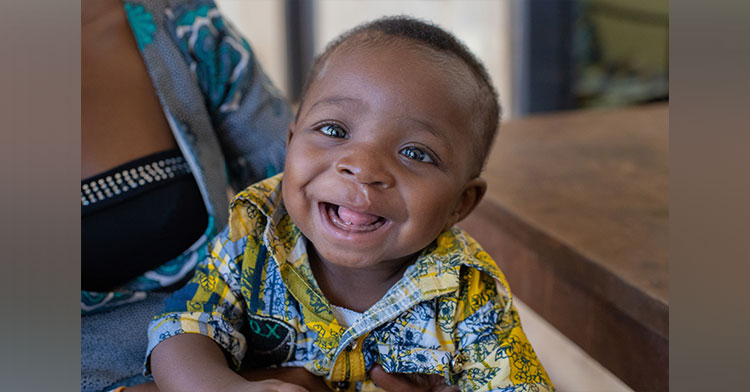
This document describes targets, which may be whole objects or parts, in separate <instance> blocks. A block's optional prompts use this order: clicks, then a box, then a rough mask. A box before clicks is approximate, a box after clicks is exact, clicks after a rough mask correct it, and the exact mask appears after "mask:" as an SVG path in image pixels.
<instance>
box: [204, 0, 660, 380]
mask: <svg viewBox="0 0 750 392" xmlns="http://www.w3.org/2000/svg"><path fill="white" fill-rule="evenodd" d="M216 3H217V4H218V6H219V8H220V9H221V10H222V12H223V14H224V16H225V17H227V18H228V19H229V20H230V21H231V22H232V23H233V24H234V25H235V26H236V27H237V28H238V29H239V30H240V32H241V33H242V34H243V35H244V36H245V37H246V38H247V39H248V41H249V42H250V44H251V46H252V48H253V50H254V51H255V54H256V56H257V57H258V59H259V61H260V62H261V64H262V65H263V67H264V69H265V70H266V72H267V73H268V75H269V77H270V78H271V79H272V81H273V82H274V84H275V85H276V86H278V87H279V88H280V89H281V90H282V92H283V93H284V94H285V95H286V96H287V97H288V98H289V99H290V101H291V102H292V103H295V104H296V103H297V101H298V99H299V93H300V90H301V88H302V86H303V84H304V81H305V77H306V75H307V72H308V69H309V67H310V66H311V64H312V62H313V59H314V57H315V56H316V55H317V54H319V53H320V52H322V51H323V49H324V48H325V46H326V44H327V43H328V42H329V41H331V40H332V39H334V38H335V37H336V36H338V35H339V34H341V33H342V32H344V31H346V30H348V29H350V28H352V27H354V26H356V25H358V24H360V23H362V22H365V21H368V20H372V19H375V18H378V17H380V16H385V15H396V14H406V15H410V16H415V17H419V18H422V19H427V20H430V21H432V22H435V23H437V24H439V25H440V26H442V27H444V28H446V29H447V30H449V31H451V32H453V33H454V34H455V35H456V36H457V37H458V38H459V39H460V40H462V41H463V42H464V43H465V44H466V45H467V46H468V47H469V49H471V51H472V52H473V53H474V54H475V55H477V56H478V57H479V58H480V60H482V62H483V63H484V65H485V67H486V68H487V70H488V72H489V73H490V76H491V77H492V80H493V82H494V84H495V88H496V89H497V91H498V93H499V95H500V101H501V104H502V106H503V118H502V121H503V123H504V124H505V125H504V126H503V129H502V132H500V133H499V136H498V141H497V142H496V144H495V148H494V149H493V154H494V156H493V155H492V154H491V157H490V162H489V167H488V169H487V171H486V172H485V177H486V178H488V182H489V184H490V188H489V190H488V196H487V197H485V201H483V204H482V205H480V207H479V208H478V211H477V212H475V213H474V214H472V215H473V216H470V217H469V218H468V219H467V220H466V221H465V222H463V223H462V227H463V228H465V229H467V231H469V232H470V233H471V234H472V235H474V236H475V237H477V239H478V240H479V241H480V243H482V244H483V245H484V246H485V247H486V249H487V250H488V252H490V254H491V255H492V256H493V257H494V258H495V260H496V261H498V264H500V266H501V268H502V269H503V270H504V271H505V273H506V274H508V276H509V281H510V283H511V288H512V290H513V291H514V293H515V294H516V296H515V298H516V304H517V306H518V308H519V313H520V315H521V319H522V321H523V323H524V330H525V331H526V333H527V335H528V336H529V339H530V341H531V342H532V344H533V345H534V347H535V349H536V351H537V355H538V356H539V357H540V359H541V361H542V363H543V364H544V366H545V368H546V370H547V371H548V373H549V375H550V378H551V379H552V381H553V382H554V383H555V384H556V386H557V387H558V390H559V391H561V392H565V391H591V392H600V391H604V392H610V391H632V390H655V391H660V390H667V389H668V380H667V375H668V352H667V351H668V332H667V328H668V268H667V260H668V257H667V252H666V244H667V241H666V233H667V218H668V207H667V199H668V185H667V183H668V142H667V141H668V101H669V35H668V32H669V7H668V1H667V0H439V1H438V0H378V1H376V0H283V1H281V0H216ZM652 103H657V104H656V105H649V104H652ZM659 103H660V104H659ZM587 109H597V110H587ZM598 109H608V110H598ZM552 112H559V113H552ZM592 113H593V114H592ZM599 113H601V114H599ZM539 114H544V115H542V116H538V115H539ZM548 114H551V115H548ZM540 157H542V158H540ZM543 157H550V158H549V159H548V160H545V158H543ZM531 195H534V197H530V196H531ZM493 203H494V204H493ZM493 208H496V209H493ZM493 211H495V212H496V211H504V212H503V214H505V215H502V214H501V217H500V218H498V219H496V220H492V219H495V218H492V216H493V214H495V212H493ZM486 217H490V218H486ZM483 219H484V220H483ZM529 233H531V234H529ZM538 233H544V234H543V235H538ZM482 237H484V238H482ZM550 244H552V245H550ZM545 247H548V249H547V250H546V251H542V250H539V249H543V248H545ZM571 254H572V255H574V256H575V257H572V256H570V255H571ZM519 299H520V300H519Z"/></svg>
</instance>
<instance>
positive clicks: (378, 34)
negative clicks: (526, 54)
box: [297, 16, 501, 176]
mask: <svg viewBox="0 0 750 392" xmlns="http://www.w3.org/2000/svg"><path fill="white" fill-rule="evenodd" d="M404 41H405V42H406V43H408V44H416V45H417V46H419V47H425V48H428V49H431V50H434V51H436V52H438V53H441V54H445V55H448V56H450V57H454V58H456V59H458V60H460V61H461V62H463V63H464V64H465V65H466V66H468V67H469V70H470V71H471V74H472V76H473V77H474V80H475V81H476V82H477V90H478V91H477V94H476V97H477V105H476V107H477V110H476V112H477V114H478V116H479V121H478V125H479V128H480V129H479V130H478V131H479V138H478V139H477V141H476V143H475V148H474V152H475V154H476V157H477V159H476V165H475V166H476V167H475V168H474V170H473V172H472V175H473V176H478V175H479V174H480V172H481V171H482V169H483V168H484V165H485V163H486V161H487V155H488V154H489V150H490V147H492V144H493V141H494V139H495V134H496V133H497V128H498V125H499V121H500V115H501V109H500V103H499V100H498V95H497V91H495V88H494V87H493V85H492V81H491V79H490V76H489V74H488V73H487V70H486V69H485V68H484V65H482V63H481V61H479V60H478V59H477V58H476V57H475V56H474V55H473V54H472V53H471V51H470V50H469V49H468V48H467V47H466V46H465V45H464V44H463V43H461V41H459V40H458V39H457V38H456V37H455V36H454V35H453V34H451V33H449V32H447V31H445V30H444V29H442V28H441V27H439V26H437V25H435V24H433V23H430V22H426V21H422V20H419V19H416V18H412V17H409V16H389V17H383V18H380V19H376V20H374V21H371V22H368V23H364V24H361V25H359V26H357V27H354V28H353V29H351V30H349V31H346V32H344V33H343V34H341V35H340V36H339V37H338V38H336V39H335V40H333V41H332V42H331V43H329V44H328V46H327V47H326V49H325V51H323V53H321V54H320V55H319V56H317V57H316V58H315V61H314V63H313V66H312V69H311V70H310V74H309V75H308V77H307V82H306V83H305V86H304V88H303V89H302V94H301V97H302V98H301V101H300V104H299V108H300V109H301V108H302V103H303V101H304V99H305V95H306V94H307V91H308V90H309V89H310V86H311V85H312V84H313V82H314V81H315V79H317V77H318V75H319V74H320V72H321V69H322V68H323V65H324V64H325V63H326V61H327V60H328V59H329V58H330V56H331V55H332V54H333V53H334V51H335V50H336V49H337V48H339V47H342V45H343V44H346V45H349V44H350V43H351V44H359V45H362V46H368V45H369V46H374V45H389V44H395V43H397V42H404ZM297 116H299V109H298V112H297Z"/></svg>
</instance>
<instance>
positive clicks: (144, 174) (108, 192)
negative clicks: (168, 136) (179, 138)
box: [81, 157, 190, 206]
mask: <svg viewBox="0 0 750 392" xmlns="http://www.w3.org/2000/svg"><path fill="white" fill-rule="evenodd" d="M184 173H190V166H189V165H188V164H187V162H185V159H184V158H183V157H174V158H167V159H160V160H158V161H155V162H152V163H149V164H145V165H140V166H138V167H134V168H131V169H125V170H123V171H121V172H118V173H115V174H112V175H108V176H106V177H103V178H99V179H97V180H95V181H91V182H88V183H84V184H81V206H88V205H91V204H94V203H97V202H100V201H102V200H106V199H108V198H110V197H115V196H117V195H120V194H121V193H124V192H127V191H129V190H132V189H135V188H138V187H139V186H143V185H146V184H151V183H154V182H159V181H164V180H167V179H170V178H173V177H174V176H176V175H180V174H184Z"/></svg>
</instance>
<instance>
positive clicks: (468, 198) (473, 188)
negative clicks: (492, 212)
mask: <svg viewBox="0 0 750 392" xmlns="http://www.w3.org/2000/svg"><path fill="white" fill-rule="evenodd" d="M486 192H487V181H485V180H484V178H480V177H477V178H474V179H473V180H471V181H469V182H468V183H466V185H464V190H463V192H462V193H461V198H460V199H459V200H458V203H456V208H455V209H454V210H453V214H451V218H450V220H449V221H448V222H447V224H446V226H445V228H444V229H449V228H450V227H451V226H453V225H455V224H456V223H458V222H460V221H462V220H463V219H464V218H466V217H467V216H469V214H470V213H471V212H472V211H474V208H476V207H477V205H479V202H480V201H482V198H483V197H484V194H485V193H486Z"/></svg>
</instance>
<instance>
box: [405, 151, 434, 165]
mask: <svg viewBox="0 0 750 392" xmlns="http://www.w3.org/2000/svg"><path fill="white" fill-rule="evenodd" d="M399 153H401V155H403V156H405V157H407V158H409V159H413V160H415V161H418V162H425V163H435V161H434V160H433V159H432V157H431V156H430V154H428V153H426V152H425V151H424V150H422V149H421V148H417V147H404V148H403V149H401V151H399Z"/></svg>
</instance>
